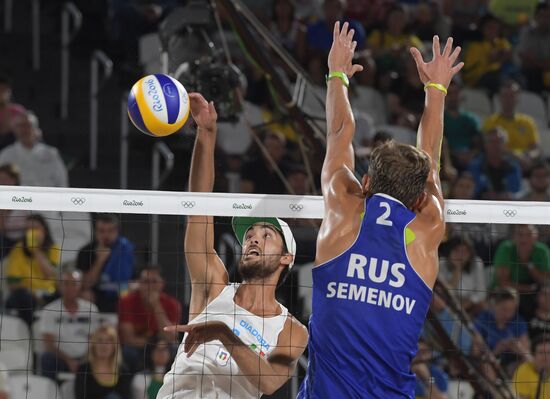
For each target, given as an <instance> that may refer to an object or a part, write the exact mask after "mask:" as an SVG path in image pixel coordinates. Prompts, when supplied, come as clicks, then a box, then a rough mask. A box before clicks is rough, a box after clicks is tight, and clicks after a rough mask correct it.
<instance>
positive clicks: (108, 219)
mask: <svg viewBox="0 0 550 399" xmlns="http://www.w3.org/2000/svg"><path fill="white" fill-rule="evenodd" d="M97 222H102V223H110V224H116V225H117V226H118V225H119V219H118V216H117V215H115V214H114V213H98V214H97V215H96V216H95V223H97Z"/></svg>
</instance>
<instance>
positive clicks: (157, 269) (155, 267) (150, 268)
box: [138, 265, 162, 277]
mask: <svg viewBox="0 0 550 399" xmlns="http://www.w3.org/2000/svg"><path fill="white" fill-rule="evenodd" d="M143 272H155V273H158V274H159V276H161V277H162V267H160V265H145V266H143V267H142V268H141V269H139V274H138V275H141V273H143Z"/></svg>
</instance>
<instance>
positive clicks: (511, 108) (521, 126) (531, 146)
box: [482, 80, 541, 169]
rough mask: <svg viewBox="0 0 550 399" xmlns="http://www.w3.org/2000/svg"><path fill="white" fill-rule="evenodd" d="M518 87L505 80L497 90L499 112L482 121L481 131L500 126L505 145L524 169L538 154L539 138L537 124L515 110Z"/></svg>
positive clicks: (539, 152)
mask: <svg viewBox="0 0 550 399" xmlns="http://www.w3.org/2000/svg"><path fill="white" fill-rule="evenodd" d="M520 90H521V89H520V87H519V85H518V84H517V83H516V82H514V81H510V80H509V81H506V82H504V83H503V84H502V86H501V88H500V92H499V100H500V104H501V110H500V112H497V113H495V114H493V115H491V116H490V117H489V118H487V119H486V120H485V122H484V123H483V128H482V130H483V132H489V131H491V129H494V128H495V127H500V128H502V129H503V130H504V131H505V132H506V135H507V137H508V139H507V147H508V149H509V150H510V151H511V152H512V153H513V154H514V156H516V157H517V158H518V160H519V161H520V162H521V164H522V166H523V168H524V169H528V167H529V165H530V163H531V162H532V161H533V160H534V159H537V158H538V157H539V156H540V154H541V151H540V138H539V133H538V130H537V125H536V124H535V121H534V120H533V118H531V117H530V116H529V115H526V114H522V113H519V112H516V107H517V105H518V100H519V94H520Z"/></svg>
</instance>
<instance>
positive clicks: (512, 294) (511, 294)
mask: <svg viewBox="0 0 550 399" xmlns="http://www.w3.org/2000/svg"><path fill="white" fill-rule="evenodd" d="M518 298H519V296H518V292H517V290H516V289H515V288H512V287H501V288H497V289H496V290H494V291H493V292H491V295H490V299H491V300H492V301H493V302H494V303H495V304H499V303H502V302H506V301H516V302H517V300H518Z"/></svg>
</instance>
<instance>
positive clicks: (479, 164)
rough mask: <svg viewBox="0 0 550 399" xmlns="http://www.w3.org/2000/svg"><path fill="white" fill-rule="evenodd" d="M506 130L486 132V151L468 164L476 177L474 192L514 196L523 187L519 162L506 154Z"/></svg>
mask: <svg viewBox="0 0 550 399" xmlns="http://www.w3.org/2000/svg"><path fill="white" fill-rule="evenodd" d="M506 140H507V138H506V133H505V132H504V131H503V130H502V128H500V127H498V128H493V129H491V130H489V131H488V132H487V133H485V134H484V135H483V147H484V149H485V152H484V153H482V154H480V155H478V156H477V157H476V158H475V159H474V160H472V162H470V165H469V167H468V170H469V172H470V173H471V174H472V176H474V179H475V181H476V188H475V196H476V197H477V198H481V199H487V200H499V199H500V200H506V199H511V198H512V197H513V194H515V193H517V192H519V191H520V189H521V168H520V165H519V163H518V162H517V161H516V160H515V159H514V158H512V157H510V156H508V155H507V151H506Z"/></svg>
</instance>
